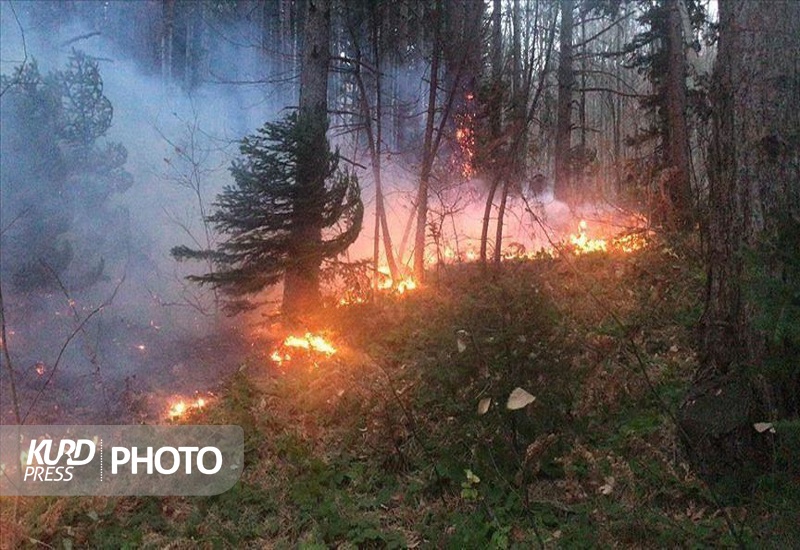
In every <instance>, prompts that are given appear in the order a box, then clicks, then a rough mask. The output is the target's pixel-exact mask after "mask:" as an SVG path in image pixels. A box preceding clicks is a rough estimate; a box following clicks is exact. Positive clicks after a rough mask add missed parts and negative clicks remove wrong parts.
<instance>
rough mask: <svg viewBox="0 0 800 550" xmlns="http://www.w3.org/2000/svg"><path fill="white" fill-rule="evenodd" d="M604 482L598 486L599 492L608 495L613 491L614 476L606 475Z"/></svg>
mask: <svg viewBox="0 0 800 550" xmlns="http://www.w3.org/2000/svg"><path fill="white" fill-rule="evenodd" d="M604 481H605V484H604V485H601V486H600V494H601V495H610V494H611V493H613V492H614V485H615V484H616V480H615V479H614V476H608V477H607V478H605V480H604Z"/></svg>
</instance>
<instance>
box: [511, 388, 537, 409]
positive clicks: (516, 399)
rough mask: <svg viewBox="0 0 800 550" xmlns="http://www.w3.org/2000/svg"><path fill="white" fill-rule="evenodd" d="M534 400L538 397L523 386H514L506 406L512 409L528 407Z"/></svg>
mask: <svg viewBox="0 0 800 550" xmlns="http://www.w3.org/2000/svg"><path fill="white" fill-rule="evenodd" d="M534 401H536V398H535V397H534V396H532V395H531V394H529V393H528V392H526V391H525V390H523V389H522V388H514V391H512V392H511V395H509V396H508V403H506V408H507V409H508V410H510V411H516V410H517V409H522V408H525V407H527V406H528V405H530V404H531V403H533V402H534Z"/></svg>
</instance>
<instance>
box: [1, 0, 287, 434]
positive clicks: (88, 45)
mask: <svg viewBox="0 0 800 550" xmlns="http://www.w3.org/2000/svg"><path fill="white" fill-rule="evenodd" d="M89 4H93V9H95V10H96V8H97V6H98V5H99V4H95V3H89ZM121 4H122V5H127V6H129V7H130V8H131V10H133V11H135V10H136V9H137V8H136V6H137V4H138V3H133V4H128V3H111V4H109V6H110V8H108V9H120V7H121V6H120V5H121ZM69 6H70V5H69V4H61V3H49V2H48V3H45V2H36V3H31V2H28V3H25V2H14V3H13V4H12V3H10V2H2V4H0V16H1V17H0V73H2V74H3V75H4V76H5V77H9V78H10V77H12V75H13V74H14V71H15V70H17V68H18V67H20V66H22V65H23V64H24V66H25V67H26V68H27V69H28V70H29V72H30V71H31V70H32V69H33V68H34V67H35V68H37V69H38V73H39V74H40V75H41V76H42V79H41V84H40V86H39V89H38V91H37V92H36V93H31V94H27V95H26V94H20V93H17V89H16V88H14V87H13V86H12V85H9V82H10V81H9V80H8V79H5V80H4V82H3V86H2V89H3V91H4V93H3V96H2V98H1V99H0V101H1V103H0V111H1V112H2V135H1V140H2V144H1V145H2V152H3V154H2V187H0V207H1V208H2V210H1V213H2V217H1V219H0V229H2V231H3V234H2V252H1V253H0V273H1V274H2V285H3V298H4V304H3V305H4V310H5V320H6V325H7V331H8V333H7V340H8V341H7V342H3V345H4V346H8V351H9V353H10V356H11V358H12V362H13V365H14V367H15V369H16V371H17V376H18V377H19V379H18V380H17V383H18V385H19V388H18V389H19V390H20V398H19V401H20V409H21V412H22V414H23V416H24V414H25V413H26V412H27V411H28V409H30V410H31V416H30V417H29V418H28V419H27V422H29V423H30V422H31V420H34V419H35V420H36V421H42V422H48V421H49V422H53V421H64V420H65V419H80V420H92V421H96V420H98V419H99V418H103V419H106V420H110V419H112V418H116V419H118V420H119V419H128V420H130V419H131V415H132V414H137V413H142V414H149V413H150V412H152V411H148V409H150V408H152V406H157V405H154V403H144V404H142V403H138V404H137V403H135V401H136V400H137V396H138V397H142V398H143V397H144V396H147V395H149V394H157V393H158V392H160V391H164V390H163V388H165V387H166V388H172V389H176V390H177V389H183V390H185V391H193V390H202V389H204V388H203V387H201V386H202V385H203V384H205V385H206V386H209V385H213V383H214V381H215V380H217V379H218V378H219V377H220V375H221V374H222V372H220V369H222V368H235V367H236V362H235V361H236V359H235V357H236V356H237V354H238V355H239V356H241V355H242V354H243V353H244V352H245V351H246V348H245V346H239V349H238V350H237V349H235V348H236V346H233V345H230V344H233V343H234V341H235V340H232V339H231V337H230V335H229V334H228V333H227V332H226V336H225V338H226V340H225V341H224V342H219V341H217V340H214V336H215V334H217V333H218V331H220V330H222V328H221V326H220V324H219V323H220V319H219V317H218V316H215V312H216V309H215V308H216V303H215V297H214V295H213V293H212V292H210V291H209V289H203V288H198V287H196V286H194V285H191V284H189V283H187V282H186V281H185V279H184V277H185V276H186V275H187V274H189V273H197V272H199V271H202V270H203V269H205V266H202V265H196V264H186V265H184V264H179V263H177V262H175V260H174V259H173V258H172V257H171V256H170V255H169V250H170V248H172V247H173V246H176V245H179V244H188V245H190V246H196V247H206V246H209V245H213V244H214V236H213V234H210V233H207V232H206V229H207V228H206V227H205V226H204V224H203V221H202V215H203V213H209V212H210V211H211V209H212V202H213V200H214V198H215V196H216V195H217V193H219V192H220V191H221V190H222V188H223V187H224V186H225V185H227V184H230V183H232V180H231V177H230V174H229V172H228V167H229V166H230V162H231V160H232V159H233V158H234V157H235V155H237V154H238V140H240V139H241V138H242V137H243V136H244V135H246V134H247V133H250V132H252V131H253V130H255V129H256V128H257V127H258V126H260V125H261V124H263V122H264V121H266V120H271V119H274V118H276V117H277V116H278V113H279V111H280V110H281V109H283V108H284V107H285V106H286V105H287V104H291V103H292V102H291V101H286V99H287V98H286V97H284V98H283V100H280V99H278V98H277V97H276V94H279V93H280V91H281V87H280V86H279V85H275V86H270V85H263V84H262V85H260V86H246V85H232V84H231V85H225V84H222V83H215V82H213V81H212V82H208V83H205V84H202V85H200V86H196V87H194V88H193V89H192V91H191V93H190V94H187V93H185V92H184V91H183V90H182V89H181V84H182V82H180V81H176V82H172V83H171V84H169V85H165V83H164V80H163V79H162V78H161V75H160V74H157V75H154V74H147V72H146V71H143V70H142V67H141V59H142V55H138V56H137V55H134V54H135V53H139V54H141V52H135V51H133V50H131V49H130V48H131V47H132V44H131V42H130V40H126V39H125V37H124V36H122V35H117V36H116V37H115V36H113V34H109V32H102V30H100V31H99V30H98V28H99V27H101V26H102V25H100V24H99V23H98V21H97V20H95V21H86V20H85V19H84V18H83V17H81V15H82V14H81V13H75V12H74V11H72V12H71V11H69ZM12 8H13V9H12ZM61 8H63V9H64V12H63V13H61V12H59V10H60V9H61ZM79 8H80V6H79ZM78 12H80V9H78ZM84 15H85V14H84ZM48 16H52V17H54V18H55V19H57V20H58V24H57V25H53V24H52V21H46V18H47V17H48ZM43 21H44V22H43ZM45 23H48V24H45ZM100 23H102V21H100ZM106 30H110V31H111V32H112V33H113V31H114V29H106ZM217 30H218V32H219V33H220V34H221V35H222V34H223V33H227V34H225V35H226V36H233V37H237V38H241V39H248V37H247V36H243V33H245V32H246V30H247V29H244V28H243V27H242V26H241V25H238V26H236V27H231V28H230V29H217ZM117 31H119V29H117ZM73 48H74V49H75V50H78V51H80V52H85V54H86V56H87V58H88V59H89V60H91V61H92V62H95V63H96V64H97V66H98V68H99V72H100V76H101V78H102V84H103V89H102V94H103V95H104V96H105V97H106V98H107V99H108V101H110V104H111V105H112V106H113V118H111V124H110V126H109V127H106V125H105V123H104V120H105V119H103V120H99V119H98V117H95V118H94V119H92V120H93V122H96V123H97V124H96V125H95V127H98V128H101V129H102V133H101V135H98V136H96V139H94V137H93V138H92V139H89V138H87V139H86V140H85V141H86V143H85V144H83V145H81V147H78V146H77V145H75V144H76V143H78V142H79V140H77V139H75V140H73V141H69V142H68V140H65V139H63V136H62V135H60V134H59V132H60V131H61V130H60V128H62V127H63V125H64V124H65V123H64V122H63V120H56V117H55V115H52V113H55V112H56V111H57V109H55V108H54V107H53V105H51V104H50V103H48V102H49V101H50V99H48V97H47V95H48V93H50V91H51V90H53V89H56V87H54V86H51V84H50V83H49V82H50V81H51V79H53V78H56V77H57V76H58V75H59V74H61V75H63V74H65V73H66V72H67V71H68V70H69V67H70V63H71V62H74V56H75V53H74V52H73ZM259 55H260V54H258V52H257V51H256V49H248V48H242V47H237V48H233V47H230V46H221V47H219V48H215V49H214V53H213V57H210V58H209V60H208V70H209V74H213V75H215V76H214V78H215V79H217V80H220V81H221V80H228V81H252V80H259V79H262V76H261V75H257V74H254V71H255V68H256V67H258V66H259V64H260V65H261V66H262V67H264V66H265V65H264V59H263V57H259ZM268 69H269V67H268V66H266V67H265V68H264V70H263V72H264V73H265V72H267V71H268ZM53 75H56V77H54V76H53ZM56 80H57V78H56ZM209 80H212V79H209ZM43 90H46V92H45V91H43ZM29 98H34V99H35V101H34V105H29V104H27V103H25V102H26V101H27V100H28V99H29ZM52 101H56V100H52ZM37 102H38V103H37ZM100 103H101V102H96V105H99V104H100ZM96 110H97V109H95V111H96ZM31 113H34V114H36V113H41V114H42V116H41V117H40V118H39V119H37V118H36V117H32V116H30V115H31ZM54 121H55V122H54ZM48 125H49V126H48ZM62 133H63V132H62ZM67 142H68V143H67ZM84 145H85V146H84ZM125 152H126V153H127V157H126V155H125ZM226 330H228V329H226ZM187 362H191V363H192V364H191V365H188V364H187ZM56 369H57V371H58V372H54V371H55V370H56ZM190 369H191V370H190ZM0 376H2V378H0V380H2V382H3V383H2V398H3V399H2V403H3V409H2V411H0V419H2V421H3V422H6V421H11V420H12V419H13V415H12V412H11V411H12V402H11V399H10V394H9V385H10V380H9V377H8V373H7V371H6V369H4V370H3V372H2V374H1V375H0ZM51 376H52V378H51ZM187 381H190V382H191V383H192V384H197V386H193V387H190V386H188V383H189V382H187ZM206 389H207V388H206ZM140 401H141V400H140ZM137 407H138V409H137Z"/></svg>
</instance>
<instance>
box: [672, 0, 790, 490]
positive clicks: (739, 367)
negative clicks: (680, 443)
mask: <svg viewBox="0 0 800 550" xmlns="http://www.w3.org/2000/svg"><path fill="white" fill-rule="evenodd" d="M719 8H720V40H719V50H718V55H717V67H716V69H715V86H714V88H713V98H712V99H713V104H714V119H713V124H714V136H713V140H712V146H711V152H710V159H711V166H710V169H709V183H710V189H709V192H710V197H709V202H710V205H711V211H710V216H709V220H708V225H709V235H708V237H709V250H708V286H707V297H706V310H705V313H704V317H703V329H704V335H703V336H704V341H703V351H704V357H703V359H702V362H701V363H702V364H701V367H700V370H699V372H698V375H697V377H696V378H697V382H696V383H695V385H694V387H693V389H692V391H691V392H690V394H689V395H688V396H687V399H686V401H685V403H684V406H683V407H682V409H681V425H682V428H683V431H684V433H685V436H686V440H687V441H688V444H687V448H688V450H689V455H690V458H691V459H692V461H693V462H694V464H695V466H696V467H697V468H698V469H699V470H700V472H701V473H703V474H706V475H708V476H712V477H716V476H720V475H726V474H727V475H729V476H732V477H733V478H735V479H744V478H746V477H747V476H746V472H747V471H752V468H751V469H750V470H747V469H745V468H744V466H745V465H747V466H751V467H752V466H753V465H755V466H756V469H759V468H761V469H762V471H763V468H765V467H768V466H769V461H770V456H771V453H770V451H769V448H768V439H767V434H758V433H757V432H756V431H755V430H754V429H753V427H752V423H753V422H761V421H765V420H775V419H780V418H786V417H791V416H792V415H797V414H798V412H800V411H798V405H797V395H798V393H800V384H799V382H800V380H799V379H800V368H798V367H797V360H796V357H797V347H798V343H797V341H796V338H795V341H794V342H792V339H791V337H782V338H775V335H774V334H768V333H767V332H765V331H764V329H763V328H762V327H763V326H764V319H765V317H764V316H765V315H767V317H766V319H769V315H772V316H774V317H778V314H777V313H775V312H771V313H770V311H769V309H768V308H767V309H765V307H766V305H765V302H766V303H767V304H768V303H769V301H770V300H774V299H775V298H774V294H772V291H770V292H766V289H769V288H771V289H773V291H774V290H776V289H781V286H782V285H783V288H784V290H786V289H788V290H789V291H791V289H792V288H794V289H796V288H797V285H798V284H800V283H799V282H798V281H797V270H796V268H794V271H793V270H792V268H791V264H790V262H797V258H798V254H799V253H798V248H797V245H796V243H797V235H798V233H800V221H798V220H800V170H799V169H798V166H800V153H798V151H800V148H798V146H797V129H798V128H799V127H800V85H798V82H800V66H798V63H797V60H798V59H800V3H798V2H796V1H794V0H782V1H778V0H776V1H774V2H770V4H769V9H764V5H763V4H762V3H761V2H755V1H752V0H724V1H721V2H720V4H719ZM792 242H794V243H795V244H794V246H792V245H791V244H787V243H792ZM754 262H759V263H758V264H757V265H753V264H754ZM795 265H796V264H795ZM786 285H790V286H786ZM791 285H794V286H793V287H792V286H791ZM759 292H761V293H764V295H763V296H762V297H761V298H757V297H756V296H758V293H759ZM795 292H796V290H795ZM787 307H788V306H787ZM757 316H760V317H761V318H762V322H761V323H759V322H757V321H756V317H757ZM776 322H781V319H776ZM784 322H785V321H784ZM775 361H782V362H783V364H785V365H787V366H786V367H785V368H786V371H785V372H783V373H782V374H780V375H778V374H776V371H775V370H774V369H771V370H768V369H765V368H764V366H765V365H767V364H770V363H772V364H775V363H774V362H775Z"/></svg>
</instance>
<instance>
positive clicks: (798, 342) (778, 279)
mask: <svg viewBox="0 0 800 550" xmlns="http://www.w3.org/2000/svg"><path fill="white" fill-rule="evenodd" d="M773 223H774V230H772V231H766V232H765V233H766V234H765V235H764V237H763V238H762V239H761V240H760V241H759V243H758V244H757V245H756V247H755V248H754V249H753V250H752V251H751V252H750V253H749V256H748V259H747V263H746V276H745V292H746V296H747V299H748V302H749V304H751V307H752V308H753V310H754V325H755V327H756V329H757V330H758V331H760V333H761V334H762V335H763V337H764V339H765V342H766V350H765V351H766V356H765V357H764V364H763V365H759V367H760V368H759V372H758V373H754V374H757V375H766V376H767V379H768V382H769V383H770V384H771V385H772V386H773V388H774V389H775V392H776V394H777V396H778V399H779V400H780V402H779V403H775V404H773V406H774V407H775V408H776V409H777V410H776V411H775V412H777V413H778V414H779V415H781V417H784V416H792V415H795V416H796V415H798V414H800V365H798V362H797V354H798V352H800V231H798V230H797V228H798V224H797V221H796V220H795V219H793V218H792V216H791V215H790V214H788V215H786V216H785V218H782V219H777V220H774V221H773Z"/></svg>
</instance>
